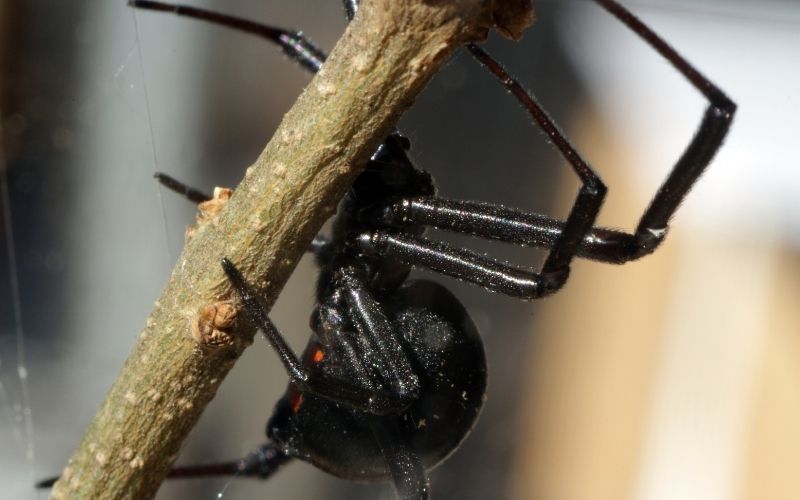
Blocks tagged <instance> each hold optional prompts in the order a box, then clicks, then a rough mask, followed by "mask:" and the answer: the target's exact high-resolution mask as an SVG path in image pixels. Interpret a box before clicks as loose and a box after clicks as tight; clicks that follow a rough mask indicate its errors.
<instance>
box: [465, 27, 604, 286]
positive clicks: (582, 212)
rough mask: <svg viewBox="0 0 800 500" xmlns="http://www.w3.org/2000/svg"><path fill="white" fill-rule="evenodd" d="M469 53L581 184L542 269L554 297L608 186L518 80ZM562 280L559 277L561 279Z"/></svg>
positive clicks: (478, 53) (481, 54)
mask: <svg viewBox="0 0 800 500" xmlns="http://www.w3.org/2000/svg"><path fill="white" fill-rule="evenodd" d="M467 50H469V51H470V53H472V55H473V56H474V57H475V58H476V59H477V60H478V61H479V62H480V63H481V64H483V65H484V66H486V68H487V69H488V70H489V71H490V72H491V73H492V74H493V75H494V76H495V77H497V78H498V79H499V80H500V81H501V82H502V83H503V86H505V87H506V88H507V89H508V90H509V91H510V92H511V93H512V94H513V95H514V97H516V98H517V100H518V101H519V102H520V104H522V105H523V107H524V108H525V109H526V110H527V111H528V113H529V114H530V115H531V117H532V118H533V119H534V121H535V122H536V123H537V124H538V125H539V128H541V129H542V131H543V132H544V133H545V134H547V136H548V137H549V138H550V140H551V141H553V144H554V145H555V146H556V148H557V149H558V150H559V152H560V153H561V155H562V156H563V157H564V159H565V160H567V162H568V163H569V164H570V166H571V167H572V169H573V170H574V171H575V173H576V174H577V175H578V177H579V178H580V180H581V182H582V184H583V185H582V186H581V188H580V191H578V196H577V198H576V199H575V203H574V204H573V206H572V209H571V210H570V213H569V215H568V216H567V219H566V221H565V222H564V228H563V230H562V231H561V234H560V235H559V237H558V238H557V239H556V241H555V243H554V244H553V246H552V247H551V249H550V253H549V254H548V255H547V258H546V259H545V262H544V265H543V266H542V273H541V275H542V276H545V277H548V278H549V279H548V281H549V283H547V289H546V290H544V291H545V293H552V292H554V291H556V290H558V289H559V288H561V286H562V285H563V284H564V282H565V281H566V279H567V275H568V274H569V264H570V262H571V261H572V258H573V257H574V256H575V254H576V253H577V251H578V249H579V248H580V244H581V242H582V241H583V238H584V237H585V235H586V234H587V233H588V232H589V231H590V230H591V228H592V226H594V221H595V219H596V218H597V214H598V212H599V211H600V206H601V205H602V204H603V199H604V198H605V194H606V186H605V185H604V184H603V181H601V180H600V177H599V176H598V175H597V174H596V173H595V172H594V170H592V168H591V167H590V166H589V165H588V164H587V163H586V162H585V161H584V160H583V158H582V157H581V156H580V154H579V153H578V152H577V151H576V150H575V148H574V147H573V146H572V144H570V142H569V140H567V138H566V137H565V136H564V134H563V133H562V132H561V131H560V130H559V129H558V127H557V126H556V124H555V123H554V122H553V120H552V119H551V118H550V117H549V116H548V115H547V113H546V112H545V111H544V109H542V107H541V106H540V105H539V103H538V102H536V99H535V98H534V97H533V95H532V94H531V93H530V92H527V91H526V90H525V89H524V88H523V87H522V85H521V84H520V83H519V82H518V81H517V80H515V79H514V78H513V77H512V76H511V75H509V74H508V72H507V71H506V70H505V69H504V68H503V67H502V66H501V65H500V63H499V62H497V61H496V60H495V59H494V58H492V57H491V56H490V55H489V54H487V53H486V51H484V50H483V49H481V48H480V47H478V46H477V45H475V44H472V43H471V44H468V45H467ZM559 275H560V276H561V277H558V276H559Z"/></svg>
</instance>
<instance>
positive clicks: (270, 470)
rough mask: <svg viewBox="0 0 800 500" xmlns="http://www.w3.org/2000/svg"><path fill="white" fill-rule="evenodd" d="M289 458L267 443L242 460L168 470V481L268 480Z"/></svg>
mask: <svg viewBox="0 0 800 500" xmlns="http://www.w3.org/2000/svg"><path fill="white" fill-rule="evenodd" d="M290 460H291V457H289V456H288V455H286V454H285V453H284V452H283V451H281V450H280V449H278V447H277V446H276V445H275V443H272V442H267V443H264V444H262V445H261V446H259V447H258V448H256V449H255V450H254V451H252V452H250V453H249V454H247V455H246V456H244V457H243V458H241V459H239V460H236V461H233V462H220V463H214V464H199V465H181V466H177V467H173V468H172V469H170V471H169V473H168V474H167V477H168V478H170V479H179V478H189V477H208V476H240V477H253V478H257V479H268V478H270V477H271V476H272V475H273V474H274V473H275V472H277V471H278V469H280V468H281V467H282V466H283V465H285V464H286V463H287V462H289V461H290Z"/></svg>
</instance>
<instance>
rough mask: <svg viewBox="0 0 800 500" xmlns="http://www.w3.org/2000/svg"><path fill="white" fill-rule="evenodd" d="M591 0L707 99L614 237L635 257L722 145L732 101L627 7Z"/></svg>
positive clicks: (653, 241) (662, 228)
mask: <svg viewBox="0 0 800 500" xmlns="http://www.w3.org/2000/svg"><path fill="white" fill-rule="evenodd" d="M595 1H596V2H597V3H598V4H600V5H601V6H602V7H603V8H604V9H606V10H607V11H608V12H610V13H611V14H612V15H613V16H614V17H616V18H617V19H619V20H620V21H621V22H622V23H623V24H625V26H627V27H628V28H630V29H631V30H632V31H634V32H635V33H636V34H637V35H639V36H640V37H641V38H642V39H643V40H644V41H645V42H646V43H647V44H648V45H650V46H651V47H653V49H655V50H656V51H657V52H658V53H659V54H660V55H661V56H662V57H664V58H665V59H666V60H667V61H668V62H669V63H670V64H672V66H674V67H675V69H677V70H678V71H679V72H680V73H681V74H682V75H683V76H684V77H685V78H686V79H687V80H689V82H690V83H691V84H692V85H693V86H694V87H695V88H696V89H697V90H698V91H700V92H701V93H702V94H703V95H704V96H705V97H706V99H708V101H709V106H708V108H707V109H706V112H705V115H704V116H703V119H702V121H701V122H700V126H699V128H698V130H697V132H696V133H695V136H694V137H693V138H692V140H691V142H690V143H689V145H688V146H687V147H686V149H685V150H684V152H683V154H682V155H681V157H680V158H679V159H678V161H677V163H676V164H675V166H674V167H673V168H672V171H671V172H670V173H669V175H668V176H667V179H666V180H665V181H664V183H663V184H662V185H661V187H660V188H659V190H658V192H657V193H656V195H655V197H654V198H653V200H652V201H651V202H650V206H649V207H648V208H647V210H646V211H645V212H644V214H643V215H642V218H641V219H640V220H639V225H638V226H637V228H636V231H635V233H634V234H633V235H624V237H621V238H620V239H619V240H617V241H618V243H616V244H618V245H630V244H631V243H634V244H635V245H636V247H637V248H638V252H637V253H636V254H635V255H633V256H632V258H636V257H639V256H641V255H644V254H647V253H650V252H652V251H653V250H654V249H655V248H656V247H657V246H658V245H659V244H660V243H661V241H663V239H664V236H665V234H666V231H667V223H668V222H669V219H670V217H672V214H673V213H675V210H677V208H678V206H679V205H680V203H681V201H682V200H683V198H684V197H685V196H686V194H687V193H688V192H689V190H690V189H691V187H692V186H693V185H694V183H695V182H696V181H697V179H698V178H699V177H700V175H701V174H702V173H703V171H704V170H705V169H706V167H707V166H708V164H709V163H710V162H711V160H712V159H713V158H714V155H715V154H716V153H717V151H718V150H719V148H720V146H721V145H722V142H723V140H724V139H725V136H726V135H727V133H728V130H729V129H730V126H731V122H732V121H733V115H734V113H735V112H736V104H735V103H734V102H733V101H731V100H730V98H728V96H726V95H725V93H723V92H722V90H720V89H719V88H718V87H717V86H716V85H714V84H713V83H712V82H711V81H710V80H708V79H707V78H706V77H705V76H703V75H702V74H701V73H700V72H699V71H698V70H697V69H696V68H695V67H694V66H692V65H691V64H689V62H688V61H687V60H686V59H684V58H683V57H682V56H681V55H680V54H678V53H677V52H676V51H675V49H673V48H672V47H670V46H669V44H667V43H666V42H665V41H664V40H663V39H662V38H661V37H659V36H658V35H656V34H655V33H654V32H653V31H652V30H651V29H650V28H648V27H647V26H646V25H645V24H644V23H643V22H642V21H640V20H639V19H638V18H637V17H636V16H634V15H633V14H632V13H631V12H630V11H628V10H627V9H625V8H624V7H623V6H621V5H620V4H618V3H617V2H615V1H614V0H595Z"/></svg>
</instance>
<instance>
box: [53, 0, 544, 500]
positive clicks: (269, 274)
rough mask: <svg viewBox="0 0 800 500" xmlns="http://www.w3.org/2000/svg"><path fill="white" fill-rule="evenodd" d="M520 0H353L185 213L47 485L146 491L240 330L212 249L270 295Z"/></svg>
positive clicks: (244, 331) (243, 333) (512, 19)
mask: <svg viewBox="0 0 800 500" xmlns="http://www.w3.org/2000/svg"><path fill="white" fill-rule="evenodd" d="M531 20H532V11H531V8H530V2H529V0H364V1H363V2H362V6H361V9H360V10H359V12H358V14H357V15H356V17H355V19H354V20H353V21H352V23H351V24H350V26H349V27H348V29H347V31H346V32H345V34H344V35H343V37H342V39H341V40H340V41H339V43H338V44H337V45H336V47H335V48H334V50H333V52H332V53H331V56H330V58H329V59H328V61H327V62H326V63H325V66H324V67H323V68H322V70H321V71H320V72H319V73H318V74H317V75H316V77H315V78H314V79H313V80H312V82H311V83H310V84H309V86H308V87H307V88H306V89H305V91H304V92H303V93H302V95H301V96H300V98H299V99H298V101H297V102H296V103H295V105H294V107H293V108H292V109H291V110H290V111H289V112H288V113H287V114H286V116H285V117H284V119H283V122H282V123H281V125H280V127H279V128H278V130H277V132H276V133H275V136H274V137H273V139H272V140H271V141H270V143H269V144H268V145H267V146H266V149H264V151H263V153H262V154H261V155H260V156H259V158H258V159H257V160H256V162H255V163H254V164H253V166H251V167H250V168H248V169H247V173H246V175H245V178H244V180H243V181H242V183H241V185H240V186H239V187H238V188H237V189H236V191H235V193H234V195H233V196H232V197H231V199H230V201H228V202H227V204H226V207H225V208H224V210H222V211H221V212H220V213H218V214H212V215H210V216H209V217H207V218H206V219H204V220H203V221H202V222H200V223H199V224H198V226H197V227H196V229H195V231H194V232H193V233H192V235H191V237H190V238H188V240H187V243H186V246H185V248H184V250H183V252H182V254H181V256H180V258H179V260H178V263H177V265H176V267H175V269H174V270H173V272H172V276H171V277H170V280H169V282H168V283H167V285H166V287H165V289H164V291H163V293H162V295H161V297H160V298H159V300H158V301H157V302H156V304H155V308H154V310H153V312H152V313H151V315H150V317H149V318H148V319H147V323H146V326H145V328H144V330H143V331H142V333H141V335H140V338H139V341H138V343H137V344H136V346H135V347H134V350H133V352H132V353H131V355H130V357H129V358H128V360H127V361H126V363H125V365H124V367H123V369H122V372H121V373H120V375H119V377H118V379H117V381H116V382H115V383H114V385H113V387H112V388H111V390H110V392H109V394H108V396H107V397H106V400H105V402H104V403H103V404H102V406H101V407H100V409H99V411H98V413H97V415H96V416H95V418H94V421H93V422H92V423H91V425H90V426H89V428H88V429H87V431H86V434H85V435H84V437H83V440H82V442H81V444H80V446H79V448H78V449H77V450H76V451H75V453H74V454H73V456H72V458H70V460H69V463H68V465H67V467H66V468H65V469H64V471H63V474H62V477H61V479H60V480H59V481H58V482H57V483H56V485H55V486H54V489H53V497H54V498H100V497H102V498H137V499H138V498H149V497H152V496H153V495H154V494H155V492H156V491H157V489H158V487H159V485H160V484H161V482H162V480H163V478H164V477H165V475H166V473H167V471H168V470H169V468H170V467H171V465H172V463H173V462H174V460H175V458H176V456H177V453H178V450H179V448H180V445H181V443H182V442H183V440H184V438H185V437H186V435H187V434H188V433H189V431H190V430H191V428H192V427H193V426H194V425H195V423H196V421H197V419H198V418H199V416H200V413H201V412H202V410H203V409H204V408H205V406H206V404H208V402H209V401H210V400H211V398H212V397H213V396H214V394H215V393H216V390H217V388H218V387H219V384H220V383H221V381H222V379H223V378H224V377H225V375H226V374H227V373H228V371H229V370H230V369H231V367H232V366H233V364H234V362H235V361H236V359H237V358H238V357H239V355H240V354H241V353H242V351H243V349H244V348H245V347H246V346H247V345H249V344H250V343H251V342H252V339H253V335H254V333H255V332H254V331H253V329H252V327H250V326H248V325H247V324H246V322H245V321H238V322H237V321H236V320H235V319H236V313H237V310H236V308H237V304H236V303H235V301H233V302H231V299H232V298H233V295H232V292H231V289H230V287H229V285H228V282H227V281H226V279H225V277H224V275H223V273H222V271H221V268H220V264H219V263H220V259H221V258H222V257H223V256H227V257H229V258H230V259H231V260H232V261H233V262H235V263H236V265H237V266H238V267H239V268H240V269H241V271H242V272H243V273H244V274H245V275H246V276H248V279H249V280H250V281H251V282H252V283H254V284H255V285H257V286H258V287H259V288H260V289H261V290H262V291H263V295H264V297H265V302H266V304H267V305H268V306H271V305H272V304H273V303H274V301H275V299H276V297H277V295H278V293H279V291H280V289H281V288H282V287H283V285H284V283H285V282H286V280H287V279H288V277H289V275H290V274H291V272H292V270H293V269H294V267H295V265H296V264H297V262H298V260H299V258H300V256H301V255H302V254H303V252H304V251H305V250H306V248H307V247H308V245H309V243H310V242H311V240H312V238H313V237H314V235H315V234H316V233H317V231H318V230H319V228H320V227H321V226H322V224H323V223H324V221H325V220H326V219H328V218H329V217H330V216H331V215H332V214H333V213H334V211H335V209H336V205H337V203H338V200H339V199H340V198H341V197H342V196H343V194H344V193H345V192H346V190H347V188H348V186H349V185H350V183H351V182H352V181H353V179H354V178H355V176H357V175H358V174H359V172H360V170H361V168H362V167H363V165H364V164H365V163H366V161H367V160H368V158H369V156H370V155H371V154H372V152H373V151H375V149H376V148H377V146H378V145H379V144H380V142H381V141H382V140H383V138H384V137H386V135H388V133H389V132H390V131H391V129H392V128H393V126H394V124H395V122H396V121H397V119H398V118H399V116H400V115H401V113H402V112H403V111H404V110H405V109H407V108H408V107H409V106H410V105H411V104H412V102H413V100H414V98H415V96H416V95H417V93H418V92H419V91H420V90H421V89H422V88H423V86H424V85H425V84H426V83H427V82H428V81H429V80H430V78H431V77H432V76H433V75H434V74H435V72H436V71H437V70H438V69H439V67H440V66H441V65H442V64H443V63H444V62H445V61H446V59H447V58H448V57H449V56H450V55H451V54H452V53H453V51H454V50H455V49H457V48H458V47H460V46H461V45H463V44H464V43H466V42H468V41H475V40H481V39H483V38H485V36H486V34H487V32H488V29H489V28H491V27H496V28H497V29H499V30H500V31H501V32H503V33H504V34H506V35H509V36H512V37H515V38H517V37H519V36H520V33H521V30H522V29H523V28H524V27H525V26H527V25H528V24H529V23H530V22H531Z"/></svg>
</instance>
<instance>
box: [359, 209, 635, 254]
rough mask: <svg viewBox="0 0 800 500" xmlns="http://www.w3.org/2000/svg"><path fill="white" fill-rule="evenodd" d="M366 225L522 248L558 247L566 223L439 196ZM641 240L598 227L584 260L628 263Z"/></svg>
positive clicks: (584, 245) (377, 214)
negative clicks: (418, 228)
mask: <svg viewBox="0 0 800 500" xmlns="http://www.w3.org/2000/svg"><path fill="white" fill-rule="evenodd" d="M362 217H363V221H364V222H365V223H367V222H368V223H371V224H377V225H379V226H380V227H386V228H395V229H398V228H402V227H404V226H409V225H410V226H414V225H424V226H432V227H435V228H437V229H441V230H444V231H452V232H456V233H465V234H471V235H473V236H477V237H480V238H487V239H493V240H498V241H502V242H504V243H510V244H514V245H520V246H532V247H540V248H552V247H553V245H555V243H556V241H558V238H559V236H561V233H562V232H563V230H564V221H561V220H559V219H556V218H553V217H550V216H547V215H542V214H535V213H527V212H524V211H521V210H516V209H513V208H507V207H504V206H502V205H495V204H491V203H481V202H474V201H461V200H449V199H445V198H438V197H433V196H426V197H415V198H403V199H400V200H397V201H395V202H394V203H392V204H391V205H386V206H383V207H376V208H375V209H373V210H370V211H369V212H366V213H364V214H363V215H362ZM639 254H640V247H639V246H638V245H637V243H636V241H635V236H634V235H632V234H627V233H625V232H623V231H619V230H616V229H609V228H603V227H593V228H592V229H591V230H590V231H589V232H588V233H587V234H586V235H585V236H584V237H583V241H582V242H581V244H580V246H579V247H578V253H577V254H576V255H577V256H578V257H582V258H585V259H591V260H596V261H600V262H608V263H614V264H623V263H625V262H628V261H629V260H631V259H633V258H636V257H637V256H639Z"/></svg>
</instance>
